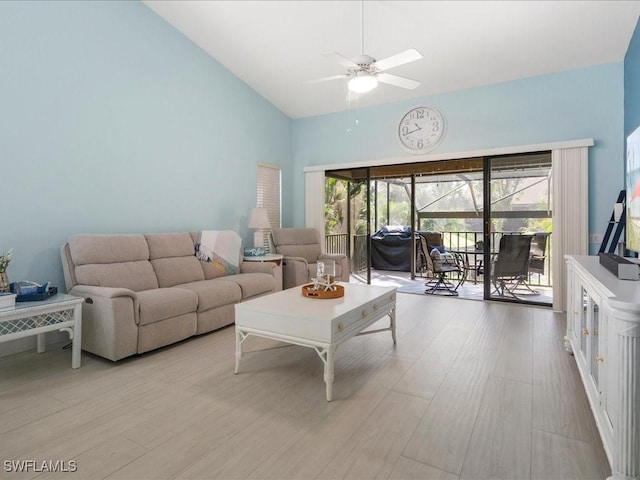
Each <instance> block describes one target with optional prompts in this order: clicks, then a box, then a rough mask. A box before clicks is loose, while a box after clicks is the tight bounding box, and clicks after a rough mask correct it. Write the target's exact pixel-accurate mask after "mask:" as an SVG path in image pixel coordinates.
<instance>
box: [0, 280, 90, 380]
mask: <svg viewBox="0 0 640 480" xmlns="http://www.w3.org/2000/svg"><path fill="white" fill-rule="evenodd" d="M82 302H84V298H82V297H75V296H73V295H66V294H63V293H58V294H56V295H53V296H52V297H50V298H48V299H47V300H43V301H41V302H18V303H16V305H15V307H9V308H3V309H0V343H3V342H9V341H11V340H16V339H18V338H24V337H30V336H33V335H37V337H38V338H37V349H38V353H42V352H44V350H45V343H44V334H45V333H46V332H53V331H55V330H59V331H61V332H67V333H68V334H69V338H70V339H71V340H72V342H73V347H72V349H71V350H72V354H71V367H72V368H78V367H80V350H81V348H82V347H81V345H82Z"/></svg>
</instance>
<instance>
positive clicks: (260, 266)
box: [240, 262, 278, 277]
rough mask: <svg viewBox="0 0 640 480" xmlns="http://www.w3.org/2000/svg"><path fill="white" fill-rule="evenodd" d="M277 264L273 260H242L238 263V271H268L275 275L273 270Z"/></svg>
mask: <svg viewBox="0 0 640 480" xmlns="http://www.w3.org/2000/svg"><path fill="white" fill-rule="evenodd" d="M276 268H278V265H277V264H276V263H275V262H242V263H240V273H268V274H269V275H273V276H274V277H275V276H276V273H275V270H276Z"/></svg>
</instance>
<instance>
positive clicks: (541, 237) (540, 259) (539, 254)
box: [529, 232, 549, 275]
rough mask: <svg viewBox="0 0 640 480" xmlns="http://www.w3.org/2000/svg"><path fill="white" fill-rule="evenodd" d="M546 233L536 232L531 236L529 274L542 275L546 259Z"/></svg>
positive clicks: (547, 235)
mask: <svg viewBox="0 0 640 480" xmlns="http://www.w3.org/2000/svg"><path fill="white" fill-rule="evenodd" d="M548 238H549V234H548V233H547V232H538V233H534V234H533V239H532V240H531V258H530V260H529V274H531V273H539V274H540V275H544V263H545V260H546V259H547V255H546V251H547V239H548Z"/></svg>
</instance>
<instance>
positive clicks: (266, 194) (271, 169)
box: [256, 163, 281, 245]
mask: <svg viewBox="0 0 640 480" xmlns="http://www.w3.org/2000/svg"><path fill="white" fill-rule="evenodd" d="M257 193H258V196H257V202H256V206H258V207H264V208H266V209H267V215H268V217H269V223H270V224H271V228H280V226H281V223H280V218H281V215H280V197H281V192H280V167H277V166H275V165H269V164H266V163H258V192H257ZM261 233H262V235H263V243H262V244H263V245H269V231H268V230H264V231H262V232H261Z"/></svg>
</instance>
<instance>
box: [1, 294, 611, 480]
mask: <svg viewBox="0 0 640 480" xmlns="http://www.w3.org/2000/svg"><path fill="white" fill-rule="evenodd" d="M310 301H321V300H310ZM397 310H398V312H397V322H398V325H397V328H398V343H397V345H395V346H394V345H393V343H392V340H391V336H390V335H389V334H388V332H385V333H380V334H374V335H365V336H362V337H356V338H353V339H351V340H349V341H348V342H347V343H345V344H343V345H342V346H341V347H340V348H339V349H338V352H337V360H336V365H335V383H334V401H333V402H330V403H329V402H326V400H325V387H324V383H323V380H322V373H323V368H322V362H321V361H320V359H319V358H318V356H317V355H316V353H315V352H314V351H313V350H312V349H308V348H304V347H298V346H285V345H284V344H280V343H277V342H274V341H270V340H266V339H259V338H256V337H249V339H248V340H247V341H246V343H245V345H246V347H245V349H246V350H251V351H253V352H252V353H249V354H247V355H245V357H244V358H243V360H242V363H241V365H240V373H239V374H238V375H234V374H233V370H234V348H235V343H234V342H235V340H234V329H233V327H228V328H225V329H222V330H220V331H217V332H214V333H212V334H208V335H204V336H200V337H197V338H193V339H190V340H187V341H185V342H182V343H180V344H177V345H174V346H171V347H167V348H163V349H160V350H157V351H155V352H151V353H148V354H145V355H141V356H138V357H135V358H130V359H127V360H123V361H120V362H118V363H112V362H109V361H106V360H103V359H101V358H98V357H95V356H92V355H90V354H88V353H84V352H83V355H82V367H81V368H79V369H77V370H72V369H71V368H70V363H71V352H70V351H69V350H63V349H62V348H61V347H62V346H61V345H56V346H53V347H49V350H48V351H47V352H45V353H43V354H37V353H35V352H27V353H21V354H18V355H13V356H9V357H4V358H0V460H2V465H1V466H0V478H2V479H5V478H6V479H24V478H38V479H44V478H76V479H83V480H84V479H132V480H134V479H174V478H175V479H178V478H179V479H201V478H202V479H204V478H221V479H244V478H249V479H313V478H319V479H337V478H350V479H373V478H382V479H386V478H388V479H425V480H426V479H448V480H452V479H458V478H460V479H489V478H498V479H540V480H553V479H558V480H571V479H576V480H589V479H593V480H603V479H604V478H606V477H607V476H608V475H609V474H610V469H609V465H608V462H607V459H606V456H605V453H604V450H603V448H602V444H601V443H600V440H599V436H598V432H597V429H596V426H595V422H594V420H593V417H592V415H591V412H590V409H589V405H588V402H587V398H586V395H585V393H584V390H583V387H582V384H581V382H580V378H579V374H578V372H577V369H576V366H575V362H574V360H573V357H571V356H569V355H568V354H567V353H566V352H565V350H564V348H563V334H564V327H565V320H564V317H563V316H562V315H560V314H555V313H553V312H552V311H551V310H549V309H546V308H540V307H526V306H520V305H505V304H500V303H492V302H478V301H469V300H461V299H455V298H441V297H434V296H420V295H410V294H399V295H398V308H397ZM378 326H379V325H374V326H372V328H376V327H378ZM272 347H276V348H272ZM19 460H33V461H35V462H36V465H37V466H38V467H39V469H40V470H42V468H41V467H42V462H55V461H64V462H69V461H70V460H73V461H74V462H75V464H76V465H77V471H76V472H75V473H47V472H39V471H34V469H33V468H31V469H30V471H28V472H22V473H16V472H9V471H7V468H6V467H7V465H8V464H7V461H19ZM14 465H15V464H14ZM66 465H67V466H68V464H66Z"/></svg>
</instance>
